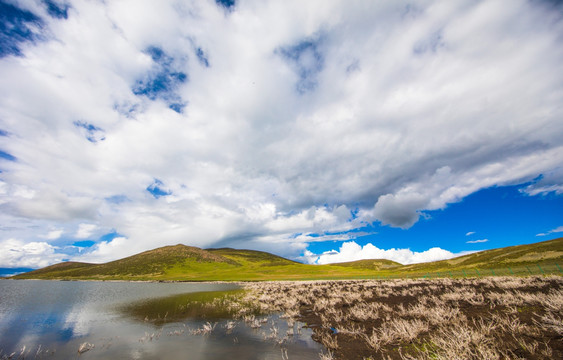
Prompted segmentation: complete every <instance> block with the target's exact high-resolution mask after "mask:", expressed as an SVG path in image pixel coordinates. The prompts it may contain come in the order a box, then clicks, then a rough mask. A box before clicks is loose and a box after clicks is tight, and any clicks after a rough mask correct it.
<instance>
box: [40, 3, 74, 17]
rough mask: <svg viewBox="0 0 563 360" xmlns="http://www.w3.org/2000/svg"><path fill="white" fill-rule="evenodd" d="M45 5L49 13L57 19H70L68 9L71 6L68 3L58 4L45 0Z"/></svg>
mask: <svg viewBox="0 0 563 360" xmlns="http://www.w3.org/2000/svg"><path fill="white" fill-rule="evenodd" d="M43 3H44V4H45V6H46V7H47V13H48V14H49V15H50V16H51V17H54V18H57V19H68V9H70V5H68V4H66V3H58V2H56V1H53V0H43Z"/></svg>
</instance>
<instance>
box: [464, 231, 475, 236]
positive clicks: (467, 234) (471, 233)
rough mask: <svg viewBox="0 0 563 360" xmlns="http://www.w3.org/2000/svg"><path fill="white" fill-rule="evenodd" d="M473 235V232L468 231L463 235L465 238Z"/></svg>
mask: <svg viewBox="0 0 563 360" xmlns="http://www.w3.org/2000/svg"><path fill="white" fill-rule="evenodd" d="M473 234H475V231H468V232H467V233H466V234H465V236H471V235H473Z"/></svg>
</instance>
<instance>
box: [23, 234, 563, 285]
mask: <svg viewBox="0 0 563 360" xmlns="http://www.w3.org/2000/svg"><path fill="white" fill-rule="evenodd" d="M546 262H549V263H560V264H561V265H563V238H559V239H555V240H551V241H545V242H541V243H536V244H530V245H520V246H512V247H508V248H502V249H495V250H488V251H483V252H480V253H475V254H470V255H466V256H462V257H459V258H455V259H451V260H444V261H437V262H433V263H424V264H414V265H407V266H403V265H401V264H398V263H396V262H393V261H389V260H360V261H354V262H350V263H340V264H332V265H306V264H301V263H298V262H294V261H291V260H288V259H284V258H282V257H279V256H276V255H272V254H269V253H265V252H260V251H252V250H236V249H229V248H223V249H208V250H203V249H199V248H195V247H190V246H185V245H176V246H166V247H163V248H159V249H155V250H150V251H146V252H143V253H141V254H137V255H134V256H130V257H128V258H124V259H121V260H116V261H112V262H109V263H105V264H86V263H72V262H67V263H62V264H57V265H52V266H49V267H47V268H43V269H39V270H35V271H32V272H29V273H25V274H21V275H17V276H15V277H14V278H16V279H97V280H112V279H115V280H192V281H203V280H224V281H229V280H292V279H333V278H357V277H375V276H396V275H400V276H407V275H417V274H424V273H425V272H440V271H455V270H458V269H472V268H487V269H490V268H500V267H506V266H522V265H526V264H536V263H546Z"/></svg>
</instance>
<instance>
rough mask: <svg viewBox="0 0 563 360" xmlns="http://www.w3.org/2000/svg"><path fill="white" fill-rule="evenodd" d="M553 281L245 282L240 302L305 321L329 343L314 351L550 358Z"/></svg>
mask: <svg viewBox="0 0 563 360" xmlns="http://www.w3.org/2000/svg"><path fill="white" fill-rule="evenodd" d="M561 285H563V279H562V278H561V277H557V276H550V277H529V278H514V277H495V278H481V279H456V280H452V279H438V280H408V279H401V280H389V281H373V280H372V281H309V282H267V283H252V284H247V285H245V286H246V288H247V290H248V292H247V295H246V297H245V299H244V302H245V303H247V304H254V306H255V307H259V308H260V309H261V310H263V311H267V312H282V313H283V315H282V316H283V317H284V318H286V319H288V320H289V321H301V322H305V323H309V324H313V325H311V327H312V328H313V331H314V334H313V338H314V339H315V340H316V341H318V342H320V343H322V344H323V345H324V346H325V347H326V348H327V349H328V350H329V352H328V353H322V354H321V355H320V357H321V358H322V359H360V360H362V359H518V358H523V359H554V358H563V341H562V338H563V325H562V324H563V290H562V286H561ZM252 320H253V321H256V320H255V319H252Z"/></svg>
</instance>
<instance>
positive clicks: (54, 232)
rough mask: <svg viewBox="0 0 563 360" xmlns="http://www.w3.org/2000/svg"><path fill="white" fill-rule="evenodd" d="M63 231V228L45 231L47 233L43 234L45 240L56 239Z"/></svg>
mask: <svg viewBox="0 0 563 360" xmlns="http://www.w3.org/2000/svg"><path fill="white" fill-rule="evenodd" d="M63 233H64V230H63V229H57V230H51V231H49V232H48V233H47V235H45V236H43V237H44V238H45V239H47V240H56V239H58V238H60V237H61V236H62V235H63Z"/></svg>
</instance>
